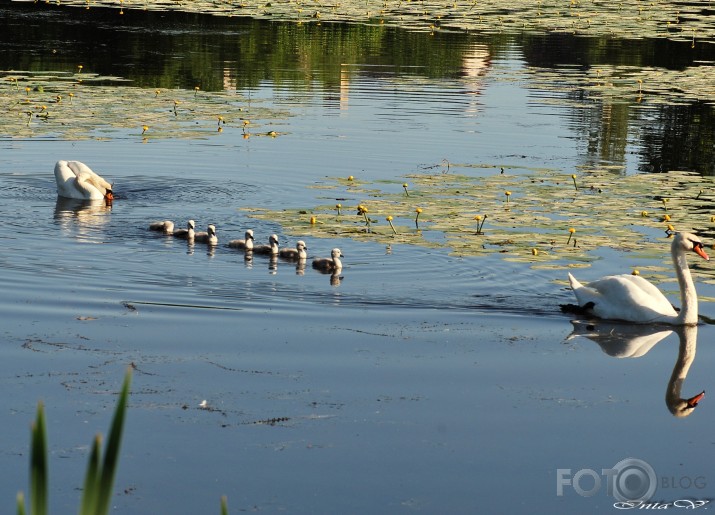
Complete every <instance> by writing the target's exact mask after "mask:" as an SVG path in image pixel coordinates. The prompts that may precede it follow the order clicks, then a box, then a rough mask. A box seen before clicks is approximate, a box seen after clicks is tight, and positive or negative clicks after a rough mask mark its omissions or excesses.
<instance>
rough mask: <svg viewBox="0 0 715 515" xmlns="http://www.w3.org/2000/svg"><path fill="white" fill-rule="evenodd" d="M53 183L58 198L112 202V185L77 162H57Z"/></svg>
mask: <svg viewBox="0 0 715 515" xmlns="http://www.w3.org/2000/svg"><path fill="white" fill-rule="evenodd" d="M55 181H57V194H58V195H59V196H60V197H66V198H74V199H80V200H102V199H106V200H112V199H113V198H114V195H113V194H112V185H111V184H109V183H108V182H107V181H105V180H104V179H103V178H102V177H100V176H99V175H97V174H96V173H94V172H93V171H92V169H91V168H90V167H89V166H87V165H86V164H84V163H80V162H79V161H57V164H55Z"/></svg>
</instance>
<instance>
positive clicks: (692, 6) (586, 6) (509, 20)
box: [46, 0, 715, 48]
mask: <svg viewBox="0 0 715 515" xmlns="http://www.w3.org/2000/svg"><path fill="white" fill-rule="evenodd" d="M46 3H48V4H49V2H46ZM58 3H59V2H58ZM62 4H63V5H74V6H78V7H82V8H85V9H87V8H89V7H90V4H89V3H88V0H62ZM91 5H92V6H97V7H110V8H114V9H118V11H117V12H118V14H122V13H123V12H124V9H138V10H146V9H151V10H156V11H164V10H178V11H189V12H200V13H204V14H211V15H214V16H235V15H241V16H251V17H254V18H259V19H271V20H294V21H297V22H300V23H316V24H318V23H324V22H352V23H365V24H371V25H375V24H379V25H390V26H400V27H404V28H407V29H411V30H419V31H424V32H426V33H429V34H431V35H434V34H435V32H438V31H440V30H454V29H458V30H468V31H474V32H480V33H486V34H505V33H514V32H528V33H559V32H562V33H568V34H582V35H587V36H596V35H604V36H609V37H612V38H619V37H621V38H626V39H633V38H662V39H670V40H676V41H683V42H688V43H690V47H691V48H694V47H695V44H696V39H697V40H704V41H712V40H713V39H715V27H714V26H713V24H712V23H711V22H710V18H709V17H708V16H703V14H702V9H703V5H702V2H660V1H658V2H648V3H646V2H643V1H642V0H620V1H618V2H576V1H574V2H571V3H570V4H568V5H567V6H564V4H563V3H562V2H541V1H536V2H535V1H533V0H513V1H511V2H509V6H508V9H505V7H504V2H503V1H502V0H479V1H478V2H477V1H474V0H471V1H464V2H444V1H439V0H421V1H419V2H416V1H412V2H406V1H404V0H361V1H360V2H336V3H333V4H325V3H321V2H316V3H315V6H314V5H312V4H307V3H304V2H300V1H297V2H288V1H272V2H265V0H241V2H240V3H237V2H233V1H227V0H193V1H191V2H180V1H167V0H122V1H120V2H117V0H93V1H92V4H91ZM316 6H320V7H321V8H320V10H317V9H315V7H316ZM48 7H49V6H48ZM52 7H54V6H52ZM566 7H567V8H566ZM435 20H437V21H438V22H439V23H436V22H435ZM696 35H697V38H696Z"/></svg>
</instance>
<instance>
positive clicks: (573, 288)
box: [569, 272, 583, 291]
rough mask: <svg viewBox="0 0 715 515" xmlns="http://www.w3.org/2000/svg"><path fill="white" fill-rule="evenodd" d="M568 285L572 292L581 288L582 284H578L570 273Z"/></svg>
mask: <svg viewBox="0 0 715 515" xmlns="http://www.w3.org/2000/svg"><path fill="white" fill-rule="evenodd" d="M569 284H571V289H572V290H574V291H575V290H578V289H579V288H583V284H581V283H580V282H578V279H576V278H575V277H574V276H573V275H571V272H569Z"/></svg>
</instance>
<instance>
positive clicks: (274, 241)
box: [253, 234, 278, 256]
mask: <svg viewBox="0 0 715 515" xmlns="http://www.w3.org/2000/svg"><path fill="white" fill-rule="evenodd" d="M268 243H269V244H268V245H258V246H256V247H253V253H254V254H270V255H271V256H277V255H278V236H277V235H275V234H271V237H270V238H268Z"/></svg>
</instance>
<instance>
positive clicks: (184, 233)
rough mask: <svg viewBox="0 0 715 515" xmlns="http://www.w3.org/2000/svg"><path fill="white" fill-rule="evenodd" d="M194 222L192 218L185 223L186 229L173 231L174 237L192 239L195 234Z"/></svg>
mask: <svg viewBox="0 0 715 515" xmlns="http://www.w3.org/2000/svg"><path fill="white" fill-rule="evenodd" d="M195 227H196V223H195V222H194V221H193V220H189V221H188V222H187V223H186V229H177V230H175V231H174V236H175V237H176V238H183V239H185V240H193V239H194V236H195V234H196V233H195V232H194V228H195Z"/></svg>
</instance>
